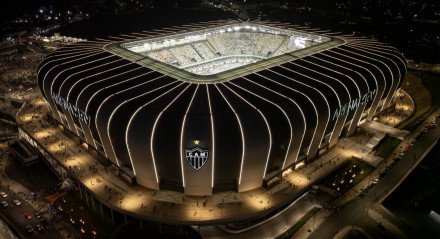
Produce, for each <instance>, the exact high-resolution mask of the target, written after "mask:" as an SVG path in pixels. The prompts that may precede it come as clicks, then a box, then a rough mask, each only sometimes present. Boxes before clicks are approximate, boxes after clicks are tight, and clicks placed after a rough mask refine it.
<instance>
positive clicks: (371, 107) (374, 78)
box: [321, 52, 385, 114]
mask: <svg viewBox="0 0 440 239" xmlns="http://www.w3.org/2000/svg"><path fill="white" fill-rule="evenodd" d="M321 54H322V55H324V56H327V57H329V58H332V59H336V60H339V61H342V62H345V63H347V64H349V65H354V66H357V67H359V68H362V69H364V70H366V71H367V72H368V73H370V75H371V76H372V77H373V80H374V82H375V83H376V90H377V91H379V90H380V89H379V84H378V82H377V79H376V76H375V75H374V74H373V73H372V72H371V71H370V70H368V69H367V68H366V67H364V66H361V65H358V64H355V63H352V62H348V61H345V60H342V59H340V58H336V57H334V56H331V55H327V54H325V53H324V52H322V53H321ZM347 58H349V59H353V60H354V61H356V60H357V59H355V58H350V57H347ZM361 75H362V74H361ZM384 93H385V90H382V94H381V95H380V96H379V94H376V97H374V99H375V100H374V101H376V99H377V105H376V108H375V109H373V104H371V106H370V110H369V112H368V114H370V111H371V110H373V111H376V110H377V106H378V105H379V102H380V100H381V99H382V96H383V94H384ZM374 101H373V103H374Z"/></svg>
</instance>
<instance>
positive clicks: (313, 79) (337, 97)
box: [279, 62, 350, 146]
mask: <svg viewBox="0 0 440 239" xmlns="http://www.w3.org/2000/svg"><path fill="white" fill-rule="evenodd" d="M287 63H288V64H291V65H296V66H299V67H301V68H303V69H307V67H304V66H301V65H298V64H296V63H292V62H287ZM279 67H281V68H283V69H286V70H288V71H290V72H293V73H296V74H299V75H301V76H303V77H306V78H308V79H310V80H312V81H315V82H317V83H318V84H323V85H325V86H327V87H329V88H330V90H331V91H333V93H334V94H335V96H336V99H337V100H338V104H339V107H341V100H340V99H339V95H338V93H336V91H335V89H334V88H333V87H332V86H330V85H329V84H327V83H326V82H322V81H319V80H316V79H315V78H313V77H311V76H308V75H305V74H302V73H300V72H296V71H293V70H291V69H289V68H286V67H284V66H281V65H279ZM313 88H315V87H313ZM319 92H321V91H320V90H319ZM321 95H322V96H324V98H325V101H326V102H327V105H328V110H329V118H330V117H332V116H331V111H330V104H329V103H328V101H327V97H325V95H324V94H322V93H321ZM349 97H350V96H349ZM347 115H348V114H347ZM345 118H347V117H345ZM336 121H338V120H336ZM344 121H345V120H344ZM336 125H337V123H336V122H335V124H334V126H333V130H332V131H331V132H330V138H329V143H330V139H331V138H332V136H333V132H334V131H335V129H336ZM324 136H325V133H324ZM324 136H323V138H324ZM321 143H322V140H321V142H320V145H319V146H321Z"/></svg>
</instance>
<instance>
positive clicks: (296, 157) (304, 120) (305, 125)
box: [242, 77, 307, 170]
mask: <svg viewBox="0 0 440 239" xmlns="http://www.w3.org/2000/svg"><path fill="white" fill-rule="evenodd" d="M242 78H243V79H245V80H247V81H249V82H251V83H253V84H255V85H258V86H260V87H261V88H263V89H266V90H268V91H270V92H272V93H274V94H277V95H279V96H281V97H283V98H285V99H287V100H289V101H290V102H292V103H293V104H294V105H295V106H296V107H297V108H298V109H299V111H300V112H301V116H302V118H303V123H304V130H303V134H302V137H301V141H300V143H299V148H298V151H297V154H296V155H295V162H296V160H297V159H298V156H299V152H300V149H301V145H302V143H303V140H304V135H305V134H306V130H307V122H306V117H305V116H304V112H303V111H302V109H301V107H300V106H299V105H298V104H297V103H296V102H295V101H294V100H292V99H291V98H289V97H287V96H285V95H282V94H280V93H278V92H276V91H274V90H272V89H270V88H268V87H266V86H263V85H261V84H258V83H256V82H254V81H251V80H249V79H248V78H246V77H242ZM283 112H284V114H286V112H285V111H284V110H283ZM286 116H287V115H286ZM287 118H288V121H289V124H290V127H291V139H290V143H289V149H288V150H287V153H286V157H285V158H284V162H283V166H282V168H281V169H282V170H284V167H285V165H286V161H287V157H288V154H289V151H290V147H291V145H290V144H291V143H292V138H293V129H292V125H291V123H290V122H291V121H290V118H289V117H287Z"/></svg>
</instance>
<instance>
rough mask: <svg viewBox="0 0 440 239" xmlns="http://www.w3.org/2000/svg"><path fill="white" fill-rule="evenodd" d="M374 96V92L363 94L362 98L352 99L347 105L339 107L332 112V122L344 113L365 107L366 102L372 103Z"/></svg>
mask: <svg viewBox="0 0 440 239" xmlns="http://www.w3.org/2000/svg"><path fill="white" fill-rule="evenodd" d="M375 95H376V90H373V91H370V92H368V93H366V94H364V95H363V96H362V97H360V98H357V99H353V100H351V101H349V102H348V103H345V104H344V105H341V106H340V107H339V109H336V110H335V111H334V112H333V117H332V120H335V119H337V118H339V117H341V116H342V115H344V114H345V113H349V112H350V111H353V110H356V109H357V108H359V106H361V105H365V104H367V103H368V102H370V101H372V100H373V99H374V96H375Z"/></svg>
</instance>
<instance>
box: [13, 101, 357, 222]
mask: <svg viewBox="0 0 440 239" xmlns="http://www.w3.org/2000/svg"><path fill="white" fill-rule="evenodd" d="M45 105H46V103H45V101H44V99H43V98H36V99H34V100H32V101H31V102H29V103H27V104H26V105H25V106H24V107H22V109H21V110H20V111H19V113H18V117H17V121H18V124H19V125H20V126H21V127H22V129H23V131H24V132H25V133H26V134H27V135H29V136H30V137H31V139H32V140H33V141H35V142H36V143H37V145H38V146H39V147H41V148H42V149H43V150H44V151H46V152H47V153H48V155H49V156H50V157H52V158H54V159H55V160H56V161H58V162H59V164H60V165H61V166H62V167H63V168H64V169H65V170H66V171H70V172H71V173H72V175H73V177H75V178H76V179H77V180H78V181H79V182H80V183H81V184H82V185H84V187H86V188H87V190H88V191H89V192H91V193H92V195H93V196H94V197H95V198H97V199H98V200H99V201H100V202H102V203H103V204H105V205H107V206H108V207H110V208H112V209H118V211H122V212H125V213H127V214H130V215H133V216H135V217H139V218H144V219H154V220H159V221H165V222H179V223H188V224H192V225H194V224H195V225H197V224H210V223H219V222H228V221H233V220H236V219H237V218H246V217H248V216H249V215H258V214H260V215H261V214H266V213H268V212H270V211H272V210H274V209H276V208H277V207H280V206H282V205H287V204H289V203H290V202H292V201H293V200H295V198H298V197H299V196H300V195H302V194H303V193H304V192H305V191H306V190H307V189H308V187H310V186H311V185H313V184H315V183H316V182H317V181H318V180H320V179H321V178H323V177H325V176H327V175H328V174H330V173H331V172H333V171H334V170H335V169H336V168H338V167H339V166H340V165H341V164H343V163H344V162H345V161H346V160H348V159H349V158H350V157H351V155H350V156H349V155H348V154H345V153H344V151H343V150H342V149H340V148H338V147H334V148H332V149H330V150H329V151H328V152H327V153H326V154H325V155H324V156H323V157H321V158H319V159H317V160H315V161H314V162H312V163H310V164H307V165H305V166H304V167H303V168H301V169H298V170H295V171H291V172H290V173H285V174H284V177H283V178H282V179H281V180H280V181H279V182H277V183H276V185H274V186H271V187H269V189H265V188H258V189H255V190H251V191H248V192H242V193H236V192H224V193H218V194H215V195H213V196H206V197H190V196H187V195H184V194H183V193H180V192H175V191H167V190H160V191H155V190H151V189H147V188H144V187H141V186H130V185H127V184H126V183H124V182H123V181H122V180H121V179H120V178H119V177H118V176H116V175H115V174H112V173H110V172H109V170H107V168H106V167H105V166H104V165H102V164H100V163H99V162H98V161H97V160H96V159H95V157H94V156H93V155H91V154H90V153H89V152H88V151H87V150H85V149H84V148H82V146H81V145H78V143H76V142H75V141H74V140H73V139H71V138H69V137H67V136H66V135H65V134H64V133H63V131H62V129H61V128H60V127H59V126H55V125H50V124H49V123H48V122H47V120H46V119H47V117H46V114H47V110H48V108H47V107H45Z"/></svg>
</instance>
